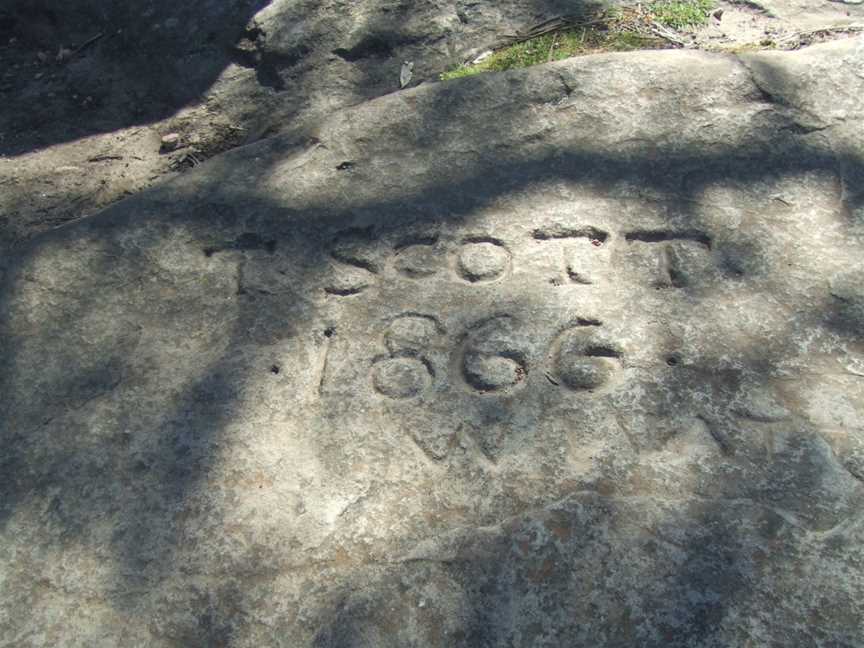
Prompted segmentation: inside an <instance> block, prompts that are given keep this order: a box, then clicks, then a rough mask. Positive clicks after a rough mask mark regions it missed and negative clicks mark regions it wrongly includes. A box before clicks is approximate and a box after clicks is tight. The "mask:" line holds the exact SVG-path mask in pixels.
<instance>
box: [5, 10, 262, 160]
mask: <svg viewBox="0 0 864 648" xmlns="http://www.w3.org/2000/svg"><path fill="white" fill-rule="evenodd" d="M266 4H267V0H246V1H244V2H232V3H224V2H212V1H206V0H202V1H200V2H183V3H176V2H164V1H161V2H149V3H144V4H142V3H127V2H96V1H90V0H76V1H74V2H54V1H52V0H38V1H36V2H34V1H31V0H26V1H18V0H13V2H12V3H11V4H8V6H6V7H4V8H3V9H2V10H0V15H2V17H3V19H2V23H0V29H2V31H0V39H2V41H3V47H4V49H5V51H4V58H5V59H7V60H8V61H9V63H10V64H9V66H8V68H7V69H8V72H7V74H6V76H5V77H4V79H3V84H4V85H3V92H4V94H3V97H4V98H5V99H4V104H5V105H4V109H3V111H2V121H0V129H2V131H3V133H4V139H3V141H2V144H0V146H2V149H0V151H2V153H4V154H7V155H10V154H11V155H18V154H21V153H25V152H28V151H31V150H34V149H40V148H44V147H46V146H50V145H51V144H55V143H58V142H65V141H70V140H74V139H78V138H82V137H86V136H88V135H92V134H95V133H103V132H111V131H115V130H118V129H122V128H126V127H128V126H131V125H133V124H146V123H150V122H153V121H158V120H161V119H164V118H166V117H169V116H171V115H173V114H174V113H176V112H177V111H178V110H179V109H181V108H183V107H185V106H188V105H189V104H191V103H193V102H198V101H200V100H201V98H202V97H203V96H204V94H205V93H206V92H207V90H208V89H209V88H210V86H211V85H212V84H213V83H214V82H215V81H216V79H217V78H218V76H219V75H220V74H221V73H222V71H223V70H224V68H225V67H226V66H227V65H228V64H229V63H230V62H231V49H232V47H233V46H234V44H235V43H237V42H238V41H239V40H240V38H241V36H242V35H243V34H244V31H245V29H246V26H247V23H248V22H249V20H250V19H251V18H252V16H254V15H255V13H256V12H257V11H259V10H260V9H261V8H262V7H263V6H265V5H266ZM10 39H12V40H11V41H10Z"/></svg>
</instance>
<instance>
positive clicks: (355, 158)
mask: <svg viewBox="0 0 864 648" xmlns="http://www.w3.org/2000/svg"><path fill="white" fill-rule="evenodd" d="M468 8H469V7H468V5H466V9H465V10H466V11H467V10H468ZM298 29H299V28H298ZM862 51H864V41H862V40H861V39H849V40H845V41H838V42H835V43H831V44H828V45H824V46H819V47H814V48H811V49H807V50H803V51H800V52H794V53H759V54H753V55H750V56H747V57H741V58H740V59H739V58H736V57H731V56H721V55H709V54H705V53H699V52H690V51H667V52H639V53H634V54H627V55H601V56H591V57H586V58H582V59H574V60H570V61H564V62H561V63H554V64H550V65H544V66H540V67H537V68H534V69H530V70H526V71H520V72H514V73H505V74H490V75H486V76H483V77H477V78H472V79H464V80H460V81H455V82H452V83H447V84H423V85H421V86H419V87H416V88H411V89H409V90H406V91H403V92H400V93H396V94H393V95H389V96H386V97H383V98H380V99H377V100H375V101H371V102H366V103H363V104H361V105H358V106H356V107H353V108H350V109H346V110H343V111H339V112H335V113H334V114H332V115H331V116H330V117H328V118H327V119H325V120H323V121H320V122H318V123H316V124H315V125H314V127H313V128H311V129H309V130H306V129H299V130H296V131H293V132H291V133H287V134H285V135H283V136H280V137H277V138H272V139H269V140H265V141H262V142H260V143H258V144H255V145H252V146H248V147H244V148H241V149H237V150H235V151H232V152H230V153H228V154H225V155H223V156H220V157H217V158H214V159H212V160H210V161H208V162H206V163H205V164H203V165H201V166H200V167H199V168H198V169H196V170H194V171H192V172H189V173H187V174H185V175H183V176H181V177H178V178H176V179H175V180H173V181H172V182H170V183H166V184H164V185H160V186H157V187H154V188H153V189H151V190H149V191H147V192H144V193H142V194H140V195H137V196H134V197H132V198H130V199H128V200H126V201H124V202H122V203H119V204H117V205H115V206H113V207H111V208H110V209H108V210H106V211H104V212H102V213H100V214H99V215H97V216H95V217H93V218H91V219H87V220H84V221H80V222H77V223H75V224H72V225H69V226H67V227H63V228H60V229H57V230H55V231H52V232H49V233H46V234H44V235H41V236H39V237H37V238H35V239H34V240H33V241H32V242H31V243H30V244H29V245H28V246H27V247H22V248H21V249H20V250H19V252H18V253H17V255H16V256H14V257H10V258H7V259H6V260H5V263H6V268H7V271H6V273H5V275H4V279H3V286H2V300H3V306H2V309H0V317H2V320H0V353H2V361H3V362H2V367H3V369H2V372H0V394H2V400H0V447H2V449H3V450H2V455H0V645H9V646H13V645H14V646H48V645H64V646H88V647H92V646H116V645H119V644H129V645H147V646H177V645H183V646H216V645H226V646H229V645H230V646H262V645H268V646H270V645H272V646H279V645H282V646H320V647H336V646H340V647H342V646H375V647H381V646H385V647H386V646H400V647H402V646H417V647H420V646H423V647H427V646H448V647H453V646H464V647H468V646H471V647H477V646H490V647H491V646H507V645H510V646H532V647H533V646H583V645H586V646H587V645H591V646H633V645H640V646H659V645H663V646H688V647H693V646H705V647H707V646H730V645H748V644H751V645H760V646H790V645H814V646H858V645H861V644H862V643H864V633H862V628H861V623H860V619H861V618H862V614H864V609H862V601H864V568H862V565H864V549H862V548H864V524H862V521H864V517H862V510H864V509H862V505H864V484H862V474H864V470H862V466H864V462H862V457H864V451H862V448H864V419H862V412H864V383H862V381H861V376H860V375H859V373H856V371H858V369H856V368H857V367H861V366H864V365H862V363H864V344H862V337H861V336H862V328H861V321H860V313H859V310H860V308H859V306H860V304H859V302H861V301H862V297H861V295H860V286H859V285H858V283H857V282H858V279H857V277H858V273H859V270H858V267H859V264H860V258H861V246H862V244H864V222H862V221H861V218H860V215H861V213H862V196H864V192H862V191H861V186H862V184H861V181H862V178H864V128H862V122H864V100H862V97H864V77H862V76H860V72H861V59H860V56H859V55H860V53H861V52H862ZM392 78H393V77H392V76H391V77H390V79H391V80H392ZM391 83H392V81H391ZM346 161H350V162H351V165H350V167H346V166H345V163H346ZM777 197H781V198H782V200H778V199H777Z"/></svg>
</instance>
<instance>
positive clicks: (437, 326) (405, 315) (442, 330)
mask: <svg viewBox="0 0 864 648" xmlns="http://www.w3.org/2000/svg"><path fill="white" fill-rule="evenodd" d="M408 317H416V318H417V319H423V320H427V321H429V322H431V323H432V324H433V325H434V326H435V330H436V331H438V332H439V333H442V334H443V333H446V332H447V329H446V328H445V327H444V324H442V323H441V320H440V319H438V318H437V317H435V316H434V315H428V314H426V313H419V312H416V311H405V312H404V313H399V314H398V315H397V316H396V317H394V318H393V321H394V322H395V321H397V320H400V319H405V318H408Z"/></svg>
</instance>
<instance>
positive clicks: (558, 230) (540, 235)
mask: <svg viewBox="0 0 864 648" xmlns="http://www.w3.org/2000/svg"><path fill="white" fill-rule="evenodd" d="M531 236H533V237H534V239H535V240H537V241H554V240H556V239H568V238H587V239H591V240H592V241H600V242H601V243H605V242H606V240H607V239H608V238H609V232H604V231H603V230H601V229H597V228H596V227H591V226H587V227H567V226H565V225H549V226H547V227H542V228H538V229H535V230H534V231H533V232H532V233H531Z"/></svg>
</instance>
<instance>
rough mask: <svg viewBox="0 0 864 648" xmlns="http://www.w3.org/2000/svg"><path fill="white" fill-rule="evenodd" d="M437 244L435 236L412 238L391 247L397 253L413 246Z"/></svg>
mask: <svg viewBox="0 0 864 648" xmlns="http://www.w3.org/2000/svg"><path fill="white" fill-rule="evenodd" d="M436 243H438V236H437V235H429V236H412V237H408V238H404V239H402V240H400V241H399V242H398V243H397V244H396V245H394V246H393V249H394V250H395V251H396V252H397V253H399V252H400V251H402V250H404V249H405V248H409V247H411V246H413V245H429V246H432V245H435V244H436Z"/></svg>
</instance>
